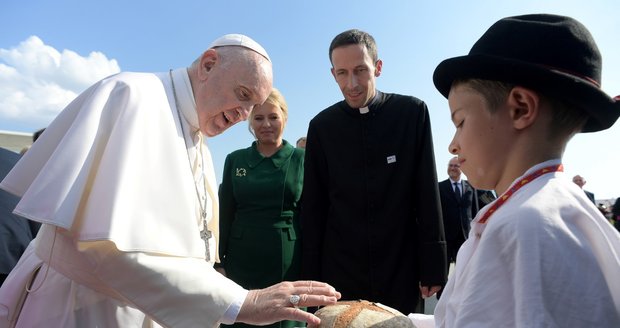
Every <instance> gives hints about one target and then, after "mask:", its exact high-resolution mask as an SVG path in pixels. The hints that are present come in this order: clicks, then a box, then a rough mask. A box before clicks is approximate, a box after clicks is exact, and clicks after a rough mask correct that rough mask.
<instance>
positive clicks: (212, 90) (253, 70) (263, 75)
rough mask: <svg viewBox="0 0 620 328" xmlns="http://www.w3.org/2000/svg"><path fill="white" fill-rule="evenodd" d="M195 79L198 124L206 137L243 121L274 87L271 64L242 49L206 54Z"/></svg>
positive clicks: (210, 51) (226, 48) (223, 49)
mask: <svg viewBox="0 0 620 328" xmlns="http://www.w3.org/2000/svg"><path fill="white" fill-rule="evenodd" d="M197 76H198V82H197V83H195V84H197V85H196V86H193V90H194V98H195V99H196V109H197V112H198V121H199V125H200V131H202V133H203V134H205V135H207V136H209V137H212V136H216V135H218V134H220V133H222V132H224V131H225V130H226V129H228V128H229V127H231V126H233V125H235V124H236V123H239V122H241V121H245V120H246V119H247V118H248V116H249V114H250V112H251V111H252V108H254V106H257V105H260V104H262V103H263V102H265V99H267V96H269V92H270V91H271V87H272V83H273V82H272V81H273V77H272V68H271V62H269V61H268V60H267V59H266V58H264V57H263V56H261V55H259V54H258V53H256V52H254V51H251V50H247V49H245V48H242V47H222V48H217V51H216V49H209V50H207V51H206V52H205V53H204V54H203V56H202V58H201V60H200V65H199V67H198V73H197ZM192 84H194V82H193V81H192Z"/></svg>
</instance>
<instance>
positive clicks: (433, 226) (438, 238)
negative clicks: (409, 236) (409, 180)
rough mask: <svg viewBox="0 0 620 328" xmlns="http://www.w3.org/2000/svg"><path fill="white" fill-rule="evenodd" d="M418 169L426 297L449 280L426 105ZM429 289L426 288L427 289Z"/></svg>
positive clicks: (420, 125)
mask: <svg viewBox="0 0 620 328" xmlns="http://www.w3.org/2000/svg"><path fill="white" fill-rule="evenodd" d="M416 131H417V136H416V137H417V140H418V142H417V144H416V149H415V151H416V153H417V154H418V156H417V158H418V169H417V171H416V172H415V181H414V182H415V183H416V187H415V188H417V189H418V191H419V192H418V193H417V199H415V200H414V201H415V207H416V208H417V209H418V211H417V219H418V226H419V234H418V239H419V240H420V245H419V247H420V250H419V252H418V254H419V257H418V261H419V265H418V267H419V268H420V286H421V289H420V291H421V293H422V296H423V297H428V296H432V295H433V294H434V292H433V291H437V290H439V289H438V287H439V288H440V286H443V285H444V284H445V282H446V277H447V265H446V242H445V237H444V230H443V219H442V215H441V203H440V197H439V188H438V185H437V173H436V172H437V171H436V169H435V155H434V150H433V138H432V133H431V122H430V117H429V115H428V109H427V108H426V105H425V104H423V105H422V108H420V115H419V116H418V122H417V129H416ZM424 287H426V288H424Z"/></svg>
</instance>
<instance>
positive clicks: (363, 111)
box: [358, 89, 379, 114]
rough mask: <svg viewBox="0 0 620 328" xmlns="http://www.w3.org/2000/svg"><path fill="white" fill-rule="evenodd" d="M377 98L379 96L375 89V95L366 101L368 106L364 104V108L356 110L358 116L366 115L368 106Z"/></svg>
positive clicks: (368, 109)
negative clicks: (358, 112) (358, 113)
mask: <svg viewBox="0 0 620 328" xmlns="http://www.w3.org/2000/svg"><path fill="white" fill-rule="evenodd" d="M378 96H379V91H378V90H376V89H375V95H374V96H373V97H372V98H370V100H369V101H368V104H366V106H364V107H360V108H358V109H359V111H360V114H366V113H368V112H370V105H371V104H373V103H374V102H375V99H377V97H378Z"/></svg>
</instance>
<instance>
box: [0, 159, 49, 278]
mask: <svg viewBox="0 0 620 328" xmlns="http://www.w3.org/2000/svg"><path fill="white" fill-rule="evenodd" d="M18 160H19V154H17V153H14V152H12V151H10V150H7V149H4V148H0V181H2V179H4V177H5V176H6V175H7V173H9V171H10V170H11V168H13V165H15V163H17V161H18ZM17 202H19V197H17V196H14V195H12V194H9V193H8V192H6V191H4V190H2V189H0V286H1V285H2V283H3V282H4V279H6V277H7V276H8V275H9V272H11V270H12V269H13V267H14V266H15V264H17V261H18V260H19V258H20V257H21V255H22V253H23V252H24V250H25V249H26V246H28V244H29V243H30V241H31V240H32V238H34V236H35V235H36V234H37V231H38V230H39V225H40V224H39V223H37V222H33V221H30V220H26V219H24V218H21V217H18V216H17V215H15V214H13V209H14V208H15V206H16V205H17Z"/></svg>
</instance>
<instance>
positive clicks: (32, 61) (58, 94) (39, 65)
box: [0, 36, 120, 129]
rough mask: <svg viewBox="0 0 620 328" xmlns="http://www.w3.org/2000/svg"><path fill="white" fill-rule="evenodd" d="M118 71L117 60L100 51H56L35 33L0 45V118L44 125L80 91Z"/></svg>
mask: <svg viewBox="0 0 620 328" xmlns="http://www.w3.org/2000/svg"><path fill="white" fill-rule="evenodd" d="M118 72H120V67H119V66H118V63H117V62H116V60H115V59H108V58H107V57H106V56H105V54H103V53H101V52H91V53H90V54H88V56H81V55H79V54H78V53H76V52H74V51H71V50H67V49H65V50H63V51H62V52H59V51H58V50H56V49H55V48H54V47H52V46H49V45H46V44H45V43H43V41H42V40H41V39H40V38H38V37H37V36H31V37H29V38H28V39H26V40H24V41H22V42H21V43H20V44H19V45H18V46H17V47H14V48H11V49H2V48H0V121H4V122H19V123H21V124H22V125H31V124H32V126H33V128H34V129H38V128H39V127H41V126H46V125H48V124H49V123H50V122H51V121H52V120H53V119H54V118H55V117H56V115H57V114H58V113H59V112H60V111H61V110H62V109H63V108H64V107H65V106H66V105H67V104H69V102H71V100H73V99H74V98H75V97H76V96H77V95H78V94H79V93H80V92H82V91H84V90H85V89H86V88H88V87H89V86H90V85H91V84H93V83H95V82H97V81H98V80H100V79H102V78H104V77H106V76H108V75H111V74H114V73H118ZM4 128H5V129H7V127H4Z"/></svg>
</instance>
